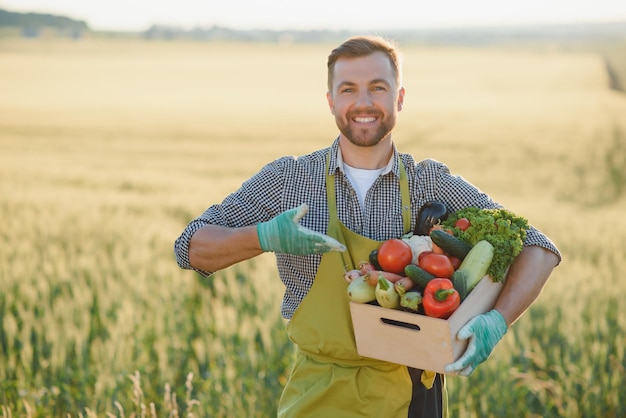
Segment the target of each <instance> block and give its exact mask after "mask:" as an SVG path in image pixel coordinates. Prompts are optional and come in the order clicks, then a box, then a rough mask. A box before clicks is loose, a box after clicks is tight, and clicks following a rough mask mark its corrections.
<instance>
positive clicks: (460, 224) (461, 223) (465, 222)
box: [454, 218, 470, 231]
mask: <svg viewBox="0 0 626 418" xmlns="http://www.w3.org/2000/svg"><path fill="white" fill-rule="evenodd" d="M454 226H455V227H457V228H459V229H460V230H461V231H466V230H467V228H469V227H470V221H469V219H467V218H460V219H457V221H456V222H455V223H454Z"/></svg>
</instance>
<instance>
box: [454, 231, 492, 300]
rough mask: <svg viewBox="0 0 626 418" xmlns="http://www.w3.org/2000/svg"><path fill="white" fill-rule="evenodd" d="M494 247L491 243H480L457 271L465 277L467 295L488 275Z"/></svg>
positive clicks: (484, 241)
mask: <svg viewBox="0 0 626 418" xmlns="http://www.w3.org/2000/svg"><path fill="white" fill-rule="evenodd" d="M493 252H494V249H493V245H491V243H490V242H489V241H486V240H482V241H478V242H477V243H476V245H474V246H473V247H472V249H471V250H470V252H469V253H468V254H467V256H466V257H465V259H464V260H463V262H462V263H461V266H460V267H459V268H458V270H457V271H461V272H463V274H464V275H465V283H466V285H467V293H469V292H471V291H472V289H473V288H474V286H476V285H477V284H478V282H479V281H480V280H481V279H482V278H483V277H484V276H485V274H487V270H488V269H489V266H490V265H491V260H493Z"/></svg>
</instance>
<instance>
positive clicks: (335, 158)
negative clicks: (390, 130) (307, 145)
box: [328, 137, 400, 178]
mask: <svg viewBox="0 0 626 418" xmlns="http://www.w3.org/2000/svg"><path fill="white" fill-rule="evenodd" d="M391 146H392V147H393V154H392V155H391V158H390V159H389V163H387V167H385V169H384V170H383V172H382V173H381V175H382V176H384V175H385V174H387V173H391V172H392V173H393V174H395V175H396V177H398V178H400V167H399V158H400V156H399V155H398V150H397V149H396V144H394V143H392V144H391ZM337 170H339V171H341V172H342V173H343V157H342V156H341V148H339V137H337V138H336V139H335V141H334V142H333V144H332V145H331V147H330V163H329V165H328V174H330V175H334V174H335V173H336V172H337Z"/></svg>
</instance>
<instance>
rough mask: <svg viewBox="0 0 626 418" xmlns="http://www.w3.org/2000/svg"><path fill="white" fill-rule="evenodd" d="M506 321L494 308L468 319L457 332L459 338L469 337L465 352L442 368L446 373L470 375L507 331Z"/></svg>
mask: <svg viewBox="0 0 626 418" xmlns="http://www.w3.org/2000/svg"><path fill="white" fill-rule="evenodd" d="M507 328H508V327H507V325H506V321H505V320H504V317H503V316H502V314H501V313H500V312H498V311H496V310H495V309H492V310H491V311H489V312H487V313H485V314H482V315H478V316H475V317H474V318H472V319H470V320H469V322H468V323H467V324H465V325H464V326H463V327H462V328H461V329H460V330H459V332H458V333H457V338H458V339H459V340H466V339H468V338H469V344H468V345H467V349H466V350H465V353H464V354H463V355H462V356H461V357H460V358H459V359H458V360H457V361H455V362H454V363H452V364H449V365H447V366H446V368H445V369H444V371H445V372H447V373H456V372H458V374H459V375H461V376H469V375H471V374H472V373H473V372H474V370H475V369H476V367H478V365H479V364H480V363H482V362H483V361H485V360H487V358H488V357H489V355H490V354H491V352H492V351H493V349H494V347H495V346H496V344H498V341H500V340H501V339H502V337H504V334H506V331H507Z"/></svg>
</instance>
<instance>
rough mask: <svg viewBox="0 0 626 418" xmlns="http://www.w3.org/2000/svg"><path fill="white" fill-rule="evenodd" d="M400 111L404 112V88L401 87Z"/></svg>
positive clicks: (399, 95)
mask: <svg viewBox="0 0 626 418" xmlns="http://www.w3.org/2000/svg"><path fill="white" fill-rule="evenodd" d="M397 106H398V111H401V110H402V106H404V87H400V90H398V105H397Z"/></svg>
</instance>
